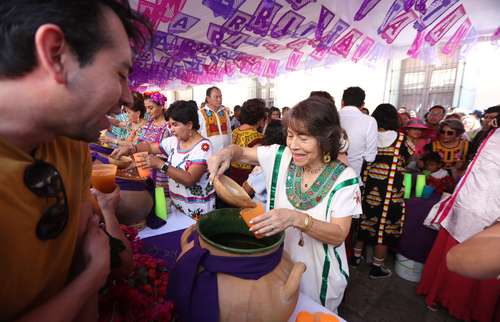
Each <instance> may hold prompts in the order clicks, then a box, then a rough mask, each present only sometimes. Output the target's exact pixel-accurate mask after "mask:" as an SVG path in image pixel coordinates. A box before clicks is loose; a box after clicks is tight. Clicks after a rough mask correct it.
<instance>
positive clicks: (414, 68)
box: [390, 54, 459, 117]
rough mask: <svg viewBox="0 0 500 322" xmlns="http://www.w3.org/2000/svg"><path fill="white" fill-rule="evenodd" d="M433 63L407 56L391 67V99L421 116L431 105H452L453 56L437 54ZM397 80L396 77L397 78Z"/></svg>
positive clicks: (456, 63)
mask: <svg viewBox="0 0 500 322" xmlns="http://www.w3.org/2000/svg"><path fill="white" fill-rule="evenodd" d="M433 61H434V63H433V64H426V63H425V62H423V61H422V60H418V59H413V58H407V59H404V60H403V61H402V62H401V66H400V69H394V68H393V69H392V70H391V80H392V81H391V93H390V95H391V101H392V102H394V103H396V104H395V105H396V106H397V107H406V108H407V110H409V111H415V112H416V113H417V116H419V117H423V116H424V114H425V113H426V112H427V110H428V109H429V107H431V106H433V105H437V104H439V105H443V106H445V107H451V106H453V99H454V93H455V88H456V86H457V70H458V69H459V63H458V58H457V57H456V56H452V57H449V56H445V55H441V54H440V55H438V56H437V57H436V59H434V60H433ZM398 79H399V80H398Z"/></svg>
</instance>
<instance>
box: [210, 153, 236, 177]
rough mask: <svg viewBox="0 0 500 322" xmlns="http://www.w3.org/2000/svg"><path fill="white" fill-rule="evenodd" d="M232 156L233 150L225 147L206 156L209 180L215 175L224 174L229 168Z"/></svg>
mask: <svg viewBox="0 0 500 322" xmlns="http://www.w3.org/2000/svg"><path fill="white" fill-rule="evenodd" d="M232 157H233V152H232V151H231V149H230V148H225V149H222V150H220V151H219V152H218V153H216V154H215V155H212V156H211V157H209V158H208V172H210V181H213V179H214V178H215V177H218V176H220V175H221V174H224V172H225V171H226V170H227V169H229V166H230V165H231V159H232Z"/></svg>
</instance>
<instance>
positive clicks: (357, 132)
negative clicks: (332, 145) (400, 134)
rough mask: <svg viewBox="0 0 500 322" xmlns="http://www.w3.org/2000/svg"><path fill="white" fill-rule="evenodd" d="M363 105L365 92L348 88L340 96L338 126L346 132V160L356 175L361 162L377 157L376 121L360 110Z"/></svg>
mask: <svg viewBox="0 0 500 322" xmlns="http://www.w3.org/2000/svg"><path fill="white" fill-rule="evenodd" d="M364 105H365V91H363V90H362V89H361V88H359V87H349V88H347V89H346V90H345V91H344V94H343V95H342V108H341V109H340V111H339V116H340V125H341V126H342V128H343V129H344V130H345V131H346V132H347V137H348V139H349V148H348V150H347V159H348V161H349V166H351V167H352V168H353V169H354V171H356V174H357V175H358V176H359V175H360V174H361V168H362V166H363V160H365V161H367V162H372V161H373V160H375V156H376V155H377V133H378V130H377V121H375V119H374V118H373V117H371V116H369V115H366V114H363V113H362V112H361V110H360V108H361V107H363V106H364Z"/></svg>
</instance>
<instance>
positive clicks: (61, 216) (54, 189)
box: [24, 159, 69, 240]
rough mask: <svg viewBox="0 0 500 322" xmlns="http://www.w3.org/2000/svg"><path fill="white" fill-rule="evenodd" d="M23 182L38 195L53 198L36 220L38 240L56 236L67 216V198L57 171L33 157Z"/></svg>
mask: <svg viewBox="0 0 500 322" xmlns="http://www.w3.org/2000/svg"><path fill="white" fill-rule="evenodd" d="M24 184H25V185H26V187H27V188H28V189H29V190H30V191H31V192H33V193H34V194H35V195H37V196H38V197H40V198H46V199H52V200H53V203H52V204H51V205H50V206H49V207H48V208H46V209H45V210H44V212H43V213H42V216H41V217H40V220H39V221H38V224H37V227H36V236H37V237H38V239H40V240H48V239H55V238H57V237H58V236H59V235H60V234H61V233H62V232H63V231H64V228H65V227H66V224H67V223H68V217H69V209H68V198H67V196H66V190H65V189H64V183H63V181H62V178H61V175H60V174H59V171H57V169H56V168H55V167H54V166H53V165H52V164H50V163H47V162H45V161H43V160H37V159H35V161H34V163H33V164H30V165H29V166H28V167H26V169H25V171H24Z"/></svg>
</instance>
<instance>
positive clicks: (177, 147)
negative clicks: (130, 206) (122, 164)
mask: <svg viewBox="0 0 500 322" xmlns="http://www.w3.org/2000/svg"><path fill="white" fill-rule="evenodd" d="M167 119H168V121H169V123H170V129H171V131H172V134H173V136H171V137H168V138H166V139H163V140H162V141H161V142H160V143H159V144H158V143H148V142H141V143H139V144H137V145H134V146H132V147H123V148H120V149H118V150H115V151H114V152H113V153H112V156H115V157H119V156H121V155H125V154H132V153H136V152H143V151H147V152H149V153H150V155H149V157H148V158H147V159H146V160H145V162H144V163H138V164H137V166H139V167H141V166H144V167H146V168H152V169H158V170H160V171H162V172H163V173H164V174H166V175H168V187H169V196H170V200H171V202H172V204H173V206H174V207H173V208H171V210H173V211H174V212H175V213H177V212H178V213H181V214H184V215H187V216H189V217H192V218H193V219H196V218H197V217H199V216H201V215H204V214H206V213H208V212H209V211H211V210H213V209H214V208H215V191H214V189H213V185H212V184H210V182H209V180H208V175H209V174H208V172H207V159H208V157H209V156H210V155H211V154H212V145H211V143H210V141H209V140H208V139H206V138H204V137H203V136H201V134H200V133H199V132H198V129H199V128H200V125H199V122H198V112H197V107H196V103H195V102H194V101H176V102H175V103H172V104H171V105H170V107H169V109H168V110H167ZM158 153H162V154H164V155H166V156H167V159H166V160H165V159H160V158H158V157H155V156H153V155H151V154H158Z"/></svg>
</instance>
